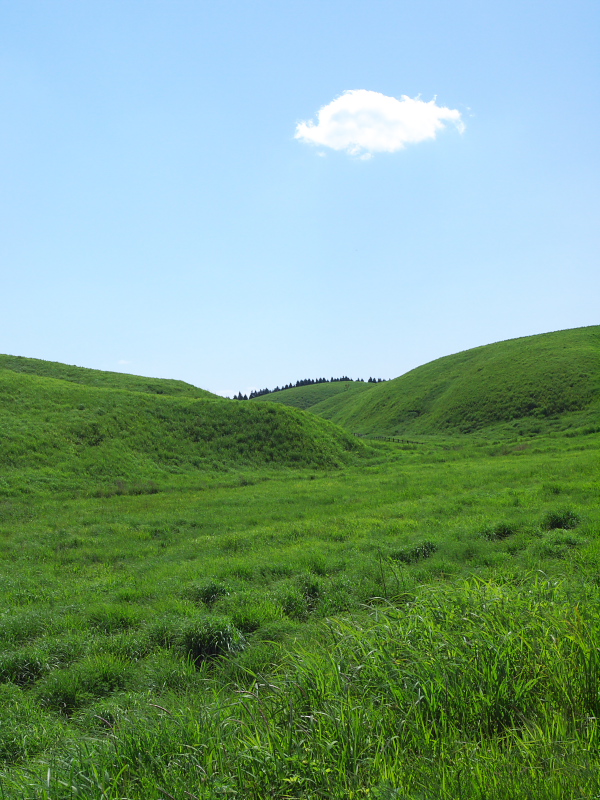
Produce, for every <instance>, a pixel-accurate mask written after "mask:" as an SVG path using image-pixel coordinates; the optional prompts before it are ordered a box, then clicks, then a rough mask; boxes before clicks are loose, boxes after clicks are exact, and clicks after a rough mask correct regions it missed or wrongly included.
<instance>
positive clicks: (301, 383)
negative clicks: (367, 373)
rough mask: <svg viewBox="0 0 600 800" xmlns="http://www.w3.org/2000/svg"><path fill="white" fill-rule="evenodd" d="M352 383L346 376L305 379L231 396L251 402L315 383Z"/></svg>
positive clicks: (380, 381)
mask: <svg viewBox="0 0 600 800" xmlns="http://www.w3.org/2000/svg"><path fill="white" fill-rule="evenodd" d="M356 380H357V381H358V382H360V383H365V380H364V378H357V379H356ZM348 381H352V378H349V377H348V376H347V375H344V376H343V377H342V378H329V379H327V378H305V379H304V380H301V381H296V383H288V384H286V385H285V386H276V387H275V388H274V389H259V390H257V391H256V392H250V394H249V395H247V394H242V393H241V392H240V393H239V394H237V395H234V396H233V399H234V400H253V399H254V398H255V397H262V396H263V395H265V394H273V392H283V391H285V390H286V389H297V388H298V387H299V386H314V385H315V384H317V383H343V382H348ZM384 381H385V378H369V380H368V381H366V383H383V382H384Z"/></svg>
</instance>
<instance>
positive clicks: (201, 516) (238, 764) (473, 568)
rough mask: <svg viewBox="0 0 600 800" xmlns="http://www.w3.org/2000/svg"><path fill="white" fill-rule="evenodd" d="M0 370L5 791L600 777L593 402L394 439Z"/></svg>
mask: <svg viewBox="0 0 600 800" xmlns="http://www.w3.org/2000/svg"><path fill="white" fill-rule="evenodd" d="M590 330H592V331H593V330H594V329H587V331H588V332H589V331H590ZM576 334H577V332H573V331H571V332H565V334H564V336H563V337H562V338H561V336H560V335H558V334H556V335H555V336H556V342H559V343H560V342H561V341H563V342H567V343H568V342H575V343H577V341H578V340H577V336H576ZM483 350H485V348H481V349H480V351H483ZM463 355H466V354H463ZM547 358H548V360H549V361H550V362H551V361H552V358H551V353H547ZM573 358H574V359H575V355H574V357H573ZM0 376H2V378H3V381H4V382H3V384H2V386H3V390H2V393H1V394H0V398H2V406H0V408H1V409H2V410H1V411H0V413H1V417H0V419H1V420H2V429H3V432H4V431H7V430H8V431H9V432H10V436H9V437H6V436H3V447H4V450H3V451H2V456H1V458H2V462H1V463H2V475H1V477H2V480H3V484H2V487H3V488H2V491H3V494H2V496H0V553H1V558H2V571H1V577H0V598H1V603H2V606H1V614H0V642H1V644H2V650H1V653H0V762H1V764H2V768H1V769H0V798H2V797H4V798H10V799H11V800H13V798H14V799H15V800H34V799H35V800H42V799H43V800H50V799H51V800H72V798H78V799H83V798H85V800H88V798H89V799H90V800H159V799H160V798H162V800H168V799H169V798H170V799H171V800H173V798H176V800H185V798H192V800H193V798H201V799H202V800H209V799H211V800H212V798H220V797H231V798H240V800H241V799H242V798H243V799H244V800H246V799H248V800H263V798H277V799H281V800H283V799H284V798H308V799H310V800H313V799H314V800H316V798H327V799H328V800H329V798H331V799H332V800H347V798H351V799H352V798H377V799H378V800H391V799H392V798H394V799H395V800H450V799H451V798H452V800H454V799H455V798H464V799H465V800H467V799H468V800H509V798H510V800H526V799H527V800H530V798H535V799H536V800H537V799H538V798H541V800H550V799H552V800H563V799H564V798H569V799H571V800H584V798H585V799H586V800H587V799H588V798H592V797H595V796H598V794H599V793H600V777H599V776H600V736H599V733H598V719H599V718H600V625H599V624H598V613H599V611H600V504H599V503H598V490H599V481H598V465H599V463H600V461H599V455H600V433H599V432H598V427H599V426H598V424H597V423H598V416H597V414H596V417H595V418H594V413H595V411H594V406H593V405H590V406H588V407H587V408H585V407H583V406H580V408H581V409H582V410H580V411H571V410H568V411H567V412H566V413H565V414H561V415H558V414H557V415H554V416H552V415H551V416H543V415H540V416H539V417H537V418H536V425H539V428H538V430H537V432H536V433H533V432H532V430H531V428H529V427H527V426H524V427H518V426H513V425H512V424H511V423H507V424H504V426H501V427H490V428H487V429H484V430H480V431H479V434H478V436H477V437H472V436H466V435H463V436H459V435H456V434H455V435H454V436H453V438H450V437H448V436H446V437H443V436H441V435H438V436H433V435H429V436H427V437H423V439H424V444H422V445H420V446H414V445H406V446H401V445H393V444H387V443H376V442H374V443H369V442H368V441H366V440H362V441H361V440H358V439H356V437H352V436H346V435H345V434H344V433H343V432H342V431H340V430H339V429H337V428H335V427H334V426H330V425H329V424H328V423H327V422H325V421H323V420H320V419H318V418H316V417H315V416H314V415H310V414H307V413H305V412H302V411H298V410H295V409H286V408H285V407H281V406H275V405H273V404H266V405H264V404H262V403H258V402H256V403H252V402H248V403H234V402H233V401H224V400H214V401H213V400H203V399H194V398H193V397H179V398H178V397H170V396H160V397H152V396H148V395H147V394H142V393H139V392H137V393H136V392H133V391H128V390H124V389H120V388H115V387H113V388H110V389H109V388H104V389H102V388H95V387H90V386H88V385H86V386H84V385H78V386H71V385H68V384H66V383H65V381H64V380H58V379H56V378H55V379H51V378H42V377H39V376H26V375H15V374H14V373H13V375H12V378H13V379H14V382H11V379H10V378H11V376H7V375H5V373H3V372H0ZM27 382H28V383H27ZM388 385H389V384H384V386H386V387H387V386H388ZM27 386H28V387H29V388H27ZM376 389H377V390H379V389H380V387H376ZM72 391H74V392H83V393H84V394H85V399H80V398H81V397H83V395H76V396H75V395H71V394H70V392H72ZM87 393H89V394H87ZM11 394H12V397H13V401H12V403H13V405H11V402H10V400H9V398H10V396H11ZM367 394H368V392H365V393H364V395H363V396H366V395H367ZM357 397H358V396H357ZM516 397H517V399H518V395H516ZM73 398H75V399H76V400H77V403H78V404H82V405H84V406H85V409H84V410H88V409H89V410H90V413H91V410H93V411H94V414H96V411H97V409H98V408H103V409H104V410H105V413H104V414H101V415H99V416H96V417H93V418H90V419H93V420H95V421H99V424H101V425H103V426H104V425H105V426H106V427H102V429H101V433H103V434H104V437H105V438H104V439H103V440H102V441H101V442H100V443H97V444H94V443H90V442H89V441H88V442H85V443H84V444H80V443H78V442H77V441H76V440H73V439H72V431H73V430H74V428H73V425H74V424H75V421H76V420H77V419H79V418H77V417H76V416H72V415H75V412H76V411H77V412H80V411H82V409H79V408H77V407H74V408H72V407H71V403H72V402H73ZM17 403H19V407H20V409H21V413H20V416H19V414H17V413H16V412H15V411H12V410H11V409H13V408H14V406H15V405H16V404H17ZM246 409H249V413H248V415H247V416H240V414H245V413H246ZM255 413H256V414H257V415H258V416H256V417H255V416H253V414H255ZM229 414H230V415H231V416H228V415H229ZM572 414H575V415H577V414H581V415H584V417H585V419H586V420H587V421H586V423H585V424H579V423H577V417H576V416H570V415H572ZM196 418H200V419H201V420H207V421H206V422H202V426H199V427H197V428H196V429H195V430H196V432H197V433H196V438H195V439H194V438H193V437H192V436H188V435H187V434H189V427H186V426H189V423H190V420H191V419H196ZM594 419H595V422H596V425H595V426H594V424H593V422H594ZM19 420H20V427H19ZM120 420H125V421H126V423H127V424H126V425H125V424H120V422H119V421H120ZM209 423H210V424H209ZM217 423H218V424H217ZM520 424H522V420H521V423H520ZM145 426H147V430H148V431H149V433H148V436H147V439H146V440H144V439H143V438H142V432H143V430H144V427H145ZM311 426H313V427H311ZM246 428H248V429H249V430H250V431H251V432H252V431H254V434H252V435H249V436H248V438H247V440H246V442H245V444H244V445H243V446H242V444H241V443H240V439H239V438H238V437H239V436H240V435H241V434H242V433H243V431H244V430H245V429H246ZM129 431H131V436H130V437H129V434H128V432H129ZM207 431H209V432H211V431H214V433H212V434H211V436H207V437H206V439H204V438H203V433H206V432H207ZM49 432H54V433H53V435H54V436H55V438H54V439H50V438H49V437H50V433H49ZM186 432H187V434H186ZM263 439H264V440H263ZM7 440H8V441H9V445H7V444H6V441H7ZM267 440H272V441H271V443H269V441H267ZM51 442H55V445H54V447H52V445H51ZM109 444H110V447H109ZM103 447H104V448H105V450H104V451H103V452H104V455H103V457H102V459H99V458H97V457H96V456H93V455H92V453H93V452H95V451H99V452H100V450H99V449H100V448H103ZM295 447H297V448H299V452H301V453H302V454H303V455H302V461H300V462H299V463H297V464H294V460H293V456H292V455H291V451H292V449H293V448H295ZM353 447H354V448H357V449H353ZM111 448H112V449H111ZM266 453H268V454H269V456H270V457H267V456H266ZM124 454H126V455H127V457H125V455H124ZM194 454H196V455H194ZM198 454H199V455H198ZM193 458H198V462H197V463H196V464H195V463H194V462H193V460H192V459H193ZM7 461H8V462H9V464H8V467H7V466H6V465H7ZM100 464H102V465H103V467H102V469H103V471H102V472H99V471H98V470H99V465H100ZM78 467H79V471H78V470H77V468H78ZM43 475H45V476H46V479H44V480H42V479H41V476H43Z"/></svg>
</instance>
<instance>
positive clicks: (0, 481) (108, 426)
mask: <svg viewBox="0 0 600 800" xmlns="http://www.w3.org/2000/svg"><path fill="white" fill-rule="evenodd" d="M118 377H119V378H124V382H125V383H126V382H127V378H128V377H129V376H118ZM134 383H135V382H134ZM183 385H184V386H185V384H183ZM190 388H193V387H190ZM0 424H1V429H2V437H1V439H0V470H1V471H0V493H4V494H10V495H16V494H19V493H23V492H24V493H29V492H32V491H43V490H56V489H59V488H64V489H76V488H77V487H83V488H85V489H86V490H89V489H90V487H95V489H94V490H97V491H110V487H114V486H115V485H118V486H119V487H121V490H122V491H125V490H126V491H132V492H134V491H142V490H143V483H144V482H145V481H146V482H147V481H159V482H160V481H162V480H163V479H165V478H167V477H168V476H169V475H174V474H179V473H183V472H192V473H193V472H196V471H198V470H199V469H201V470H222V469H229V468H231V467H233V466H235V467H238V468H239V467H243V466H247V467H248V466H249V467H256V466H264V465H284V466H314V467H331V466H336V465H340V464H342V463H344V462H345V461H347V459H348V457H349V454H350V453H351V452H357V451H360V450H361V449H362V448H363V445H361V444H360V443H358V442H357V440H356V439H355V437H352V436H350V435H346V434H345V433H344V432H343V431H342V430H340V429H339V428H337V427H336V426H334V425H331V424H330V423H329V422H326V421H325V420H321V419H318V418H316V417H314V416H312V415H307V414H303V413H302V412H300V411H297V410H296V409H291V408H286V407H284V406H274V405H270V406H263V405H257V404H254V403H235V402H233V401H228V400H224V399H214V400H212V399H198V398H195V397H193V396H185V395H180V396H172V395H169V394H166V393H165V394H163V395H155V394H150V393H148V392H145V393H144V392H139V391H126V390H124V389H112V388H98V387H96V386H90V385H85V384H83V383H73V382H70V381H67V380H59V379H56V378H49V377H40V376H38V375H31V374H24V373H22V372H14V371H12V370H9V369H0Z"/></svg>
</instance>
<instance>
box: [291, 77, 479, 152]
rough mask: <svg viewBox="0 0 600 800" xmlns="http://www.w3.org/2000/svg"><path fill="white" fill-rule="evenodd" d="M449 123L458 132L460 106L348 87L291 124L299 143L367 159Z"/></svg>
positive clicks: (426, 136)
mask: <svg viewBox="0 0 600 800" xmlns="http://www.w3.org/2000/svg"><path fill="white" fill-rule="evenodd" d="M447 122H449V123H451V124H453V125H455V126H456V128H458V130H459V131H460V132H461V133H462V132H463V130H464V127H465V126H464V123H463V122H462V120H461V115H460V111H456V110H455V109H452V108H445V107H443V106H438V105H437V103H436V101H435V99H434V100H430V101H429V102H425V101H424V100H420V99H419V98H418V97H417V98H415V99H414V100H413V99H412V98H410V97H407V96H406V95H402V97H401V98H400V99H399V100H398V99H397V98H396V97H388V96H387V95H385V94H381V92H371V91H369V90H367V89H351V90H350V91H347V92H344V94H342V95H341V96H340V97H337V98H336V99H335V100H332V101H331V103H329V104H328V105H326V106H323V108H321V109H320V111H319V112H318V114H317V123H316V124H315V123H314V122H313V120H310V121H309V122H300V123H299V124H298V125H297V126H296V134H295V138H296V139H299V140H300V141H302V142H308V143H309V144H315V145H318V146H320V147H323V146H325V147H330V148H332V149H333V150H346V152H348V153H350V154H351V155H356V156H360V157H361V158H363V159H368V158H370V157H371V155H372V154H373V153H393V152H395V151H396V150H402V149H403V148H404V147H405V146H406V145H407V144H414V143H416V142H423V141H425V140H426V139H435V137H436V134H437V133H438V132H439V131H441V130H443V129H444V128H445V127H446V123H447Z"/></svg>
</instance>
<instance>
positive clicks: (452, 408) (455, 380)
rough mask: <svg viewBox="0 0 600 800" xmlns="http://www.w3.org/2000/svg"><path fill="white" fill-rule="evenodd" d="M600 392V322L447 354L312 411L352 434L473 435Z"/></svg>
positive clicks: (561, 410)
mask: <svg viewBox="0 0 600 800" xmlns="http://www.w3.org/2000/svg"><path fill="white" fill-rule="evenodd" d="M599 398H600V326H593V327H588V328H575V329H572V330H566V331H556V332H554V333H544V334H540V335H538V336H528V337H523V338H520V339H511V340H508V341H505V342H498V343H496V344H490V345H486V346H484V347H477V348H474V349H473V350H466V351H464V352H462V353H457V354H455V355H451V356H446V357H444V358H440V359H437V360H436V361H432V362H430V363H429V364H425V365H424V366H422V367H418V368H417V369H414V370H412V371H411V372H408V373H406V374H405V375H402V376H401V377H399V378H396V379H394V380H392V381H387V382H386V383H382V384H378V385H377V386H374V387H372V388H370V389H369V391H367V392H365V393H363V394H361V395H358V396H350V397H349V398H345V397H342V396H339V397H334V398H331V399H329V400H327V401H325V402H323V403H321V404H319V405H318V406H313V407H312V408H311V411H313V412H314V413H316V414H319V415H320V416H323V417H325V418H326V419H331V420H333V421H335V422H337V423H338V424H340V425H343V426H344V427H346V428H347V429H349V430H352V431H353V432H360V433H389V434H391V433H411V434H419V433H423V434H429V433H440V432H448V433H449V432H462V433H468V432H471V431H474V430H478V429H481V428H484V427H486V426H490V425H495V424H499V423H506V422H510V421H513V420H522V419H525V418H528V419H530V420H534V421H537V422H539V424H540V425H543V421H544V420H547V419H548V418H554V417H556V416H557V415H560V414H565V413H568V412H574V411H580V410H582V409H586V408H589V407H590V406H592V405H593V404H594V403H597V402H598V400H599Z"/></svg>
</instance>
